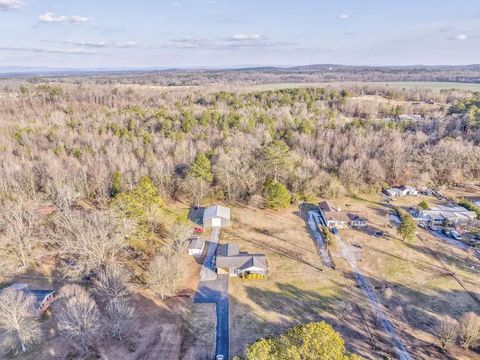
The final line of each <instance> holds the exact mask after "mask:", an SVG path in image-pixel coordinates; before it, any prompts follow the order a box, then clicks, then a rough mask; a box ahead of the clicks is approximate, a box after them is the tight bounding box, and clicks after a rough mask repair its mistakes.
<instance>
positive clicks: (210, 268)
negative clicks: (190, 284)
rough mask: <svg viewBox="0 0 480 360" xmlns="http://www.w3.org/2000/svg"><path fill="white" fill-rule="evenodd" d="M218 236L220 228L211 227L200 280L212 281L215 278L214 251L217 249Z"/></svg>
mask: <svg viewBox="0 0 480 360" xmlns="http://www.w3.org/2000/svg"><path fill="white" fill-rule="evenodd" d="M219 236H220V228H213V229H212V235H211V236H210V243H209V244H208V252H207V256H206V257H205V260H204V261H203V265H202V268H201V269H200V281H213V280H215V279H216V278H217V272H216V271H215V252H216V250H217V245H218V238H219Z"/></svg>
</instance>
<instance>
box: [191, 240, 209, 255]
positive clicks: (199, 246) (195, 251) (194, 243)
mask: <svg viewBox="0 0 480 360" xmlns="http://www.w3.org/2000/svg"><path fill="white" fill-rule="evenodd" d="M203 249H205V240H202V239H199V238H193V239H191V240H190V243H189V244H188V255H191V256H200V255H202V254H203Z"/></svg>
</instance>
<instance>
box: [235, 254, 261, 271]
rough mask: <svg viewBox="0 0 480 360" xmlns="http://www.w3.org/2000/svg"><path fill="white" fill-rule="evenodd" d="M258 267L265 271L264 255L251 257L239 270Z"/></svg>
mask: <svg viewBox="0 0 480 360" xmlns="http://www.w3.org/2000/svg"><path fill="white" fill-rule="evenodd" d="M251 267H258V268H260V269H265V270H267V258H266V257H265V255H253V256H252V257H251V258H250V259H249V260H248V261H247V262H246V263H244V264H243V265H242V266H240V270H245V269H249V268H251Z"/></svg>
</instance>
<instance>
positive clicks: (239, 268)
mask: <svg viewBox="0 0 480 360" xmlns="http://www.w3.org/2000/svg"><path fill="white" fill-rule="evenodd" d="M215 266H216V268H217V272H218V273H219V274H229V275H230V276H244V275H248V274H261V275H265V274H266V273H267V272H268V266H267V257H266V256H265V255H264V254H249V253H246V252H240V249H239V247H238V246H237V245H235V244H222V245H218V247H217V256H216V259H215Z"/></svg>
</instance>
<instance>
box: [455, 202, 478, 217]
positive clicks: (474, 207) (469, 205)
mask: <svg viewBox="0 0 480 360" xmlns="http://www.w3.org/2000/svg"><path fill="white" fill-rule="evenodd" d="M458 204H459V205H461V206H463V207H464V208H466V209H468V210H470V211H473V212H474V213H475V214H477V219H480V206H477V205H475V204H474V203H473V202H471V201H468V200H467V199H462V200H460V201H459V202H458Z"/></svg>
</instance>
